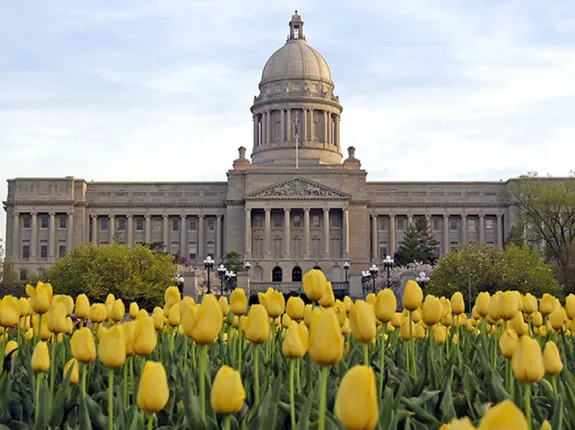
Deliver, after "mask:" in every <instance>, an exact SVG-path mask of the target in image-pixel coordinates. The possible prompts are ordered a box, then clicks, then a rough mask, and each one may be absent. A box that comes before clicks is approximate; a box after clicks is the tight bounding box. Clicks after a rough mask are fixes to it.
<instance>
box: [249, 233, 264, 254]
mask: <svg viewBox="0 0 575 430" xmlns="http://www.w3.org/2000/svg"><path fill="white" fill-rule="evenodd" d="M252 247H253V254H254V257H257V258H262V257H263V255H264V240H263V238H261V237H254V241H253V244H252Z"/></svg>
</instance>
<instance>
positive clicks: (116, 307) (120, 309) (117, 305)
mask: <svg viewBox="0 0 575 430" xmlns="http://www.w3.org/2000/svg"><path fill="white" fill-rule="evenodd" d="M125 315H126V306H124V302H123V301H122V300H121V299H117V300H115V301H114V304H113V305H112V312H111V313H110V318H111V320H112V321H114V322H119V321H122V319H123V318H124V316H125Z"/></svg>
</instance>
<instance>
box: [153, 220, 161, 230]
mask: <svg viewBox="0 0 575 430" xmlns="http://www.w3.org/2000/svg"><path fill="white" fill-rule="evenodd" d="M152 230H153V231H155V232H160V231H162V220H161V219H160V218H154V219H153V220H152Z"/></svg>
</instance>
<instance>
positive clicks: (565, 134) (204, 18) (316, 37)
mask: <svg viewBox="0 0 575 430" xmlns="http://www.w3.org/2000/svg"><path fill="white" fill-rule="evenodd" d="M294 9H297V10H298V11H299V13H300V14H301V16H302V18H303V20H304V22H305V26H304V33H305V35H306V39H307V41H308V43H309V44H310V45H311V46H313V47H314V48H315V49H316V50H318V51H319V52H320V53H321V54H322V55H323V57H324V58H325V59H326V60H327V62H328V64H329V65H330V69H331V73H332V78H333V80H334V83H335V92H336V94H338V95H339V96H340V102H341V104H342V105H343V108H344V111H343V114H342V119H341V133H342V137H341V144H342V147H343V148H347V147H348V146H352V145H353V146H355V147H356V157H357V158H359V159H360V160H361V161H362V167H363V168H364V169H366V170H367V171H368V180H372V181H387V180H389V181H394V180H401V181H409V180H495V181H498V180H501V179H502V180H506V179H508V178H510V177H515V176H518V175H520V174H523V173H526V172H529V171H537V172H539V173H540V174H551V175H561V176H563V175H567V174H568V173H569V172H570V171H571V170H574V169H575V161H574V160H575V138H574V136H575V121H574V118H575V2H574V1H572V0H553V1H549V2H541V1H539V0H537V1H533V0H517V1H511V0H482V1H477V2H472V1H468V0H459V1H455V0H403V1H401V2H398V1H395V0H379V1H375V0H372V1H367V0H354V1H353V2H351V1H348V0H329V1H327V0H322V1H313V0H310V1H307V0H300V1H295V2H294V1H283V0H275V1H269V0H242V1H237V0H82V1H81V2H80V1H70V0H61V1H59V0H23V1H14V0H0V10H1V11H2V13H1V14H0V178H3V179H9V178H15V177H34V176H39V177H63V176H75V177H77V178H83V179H86V180H94V181H225V180H226V171H227V170H228V169H229V168H231V166H232V162H233V160H234V159H235V158H237V148H238V147H239V146H246V147H247V148H248V153H249V149H250V148H251V144H252V136H251V133H252V118H251V113H250V110H249V109H250V106H251V103H252V102H253V97H254V95H256V94H257V93H258V83H259V80H260V78H261V71H262V69H263V66H264V64H265V62H266V61H267V59H268V58H269V57H270V56H271V54H272V53H273V52H274V51H275V50H276V49H278V48H280V47H281V46H282V45H283V44H284V43H285V40H286V36H287V34H288V22H289V20H290V18H291V15H292V13H293V11H294ZM6 193H7V185H3V186H2V188H1V189H0V197H1V198H2V200H5V199H6ZM0 225H1V226H2V227H0V238H2V237H3V236H4V230H5V228H4V226H5V213H4V212H3V211H0Z"/></svg>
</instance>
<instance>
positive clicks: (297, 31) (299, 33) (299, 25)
mask: <svg viewBox="0 0 575 430" xmlns="http://www.w3.org/2000/svg"><path fill="white" fill-rule="evenodd" d="M297 39H301V40H305V36H304V35H303V21H302V19H301V16H299V14H298V13H297V10H296V11H295V12H294V14H293V15H292V17H291V21H290V22H289V36H288V40H297Z"/></svg>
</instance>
